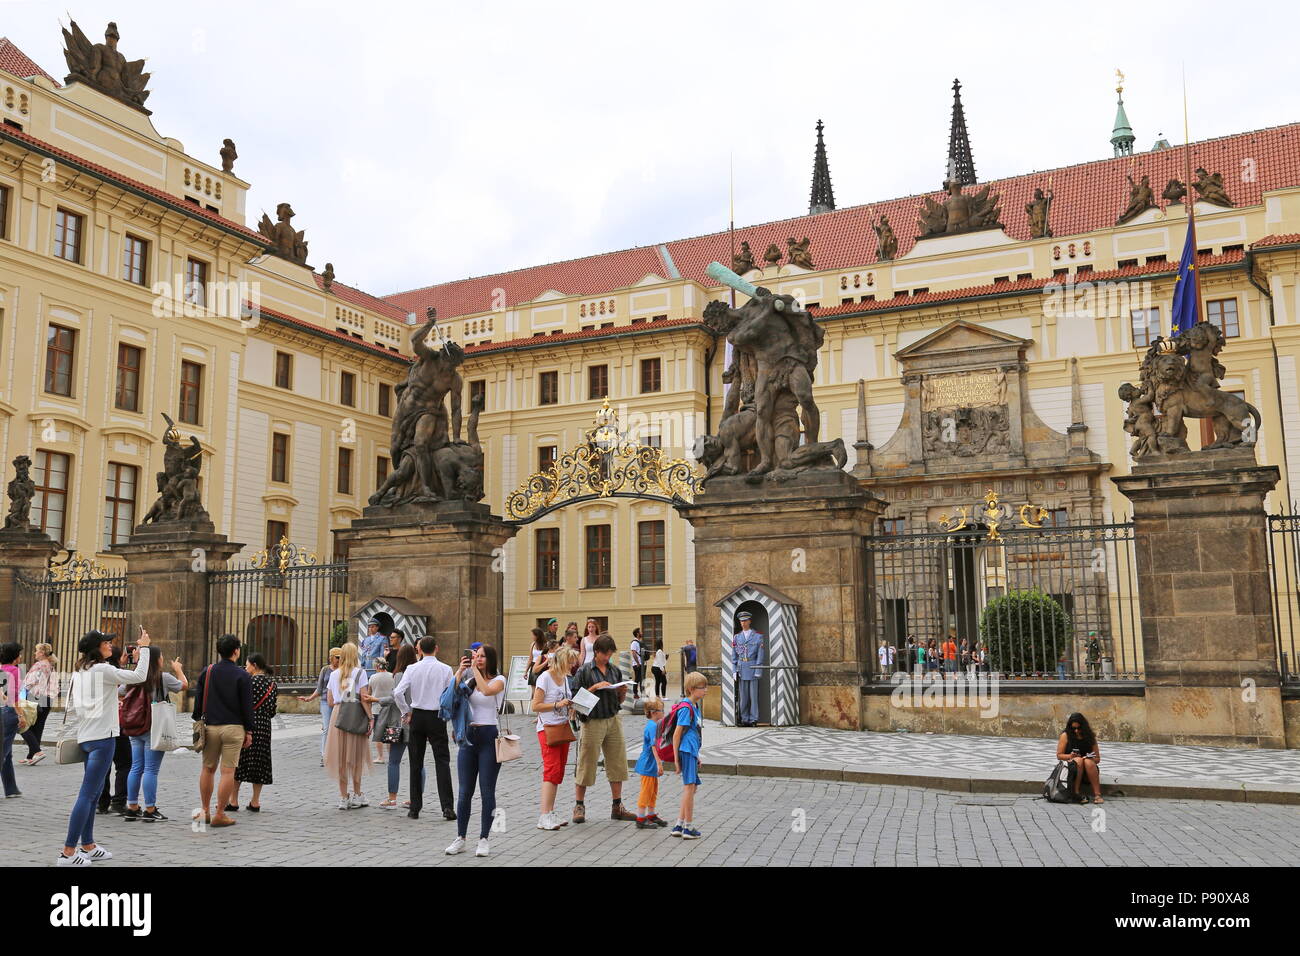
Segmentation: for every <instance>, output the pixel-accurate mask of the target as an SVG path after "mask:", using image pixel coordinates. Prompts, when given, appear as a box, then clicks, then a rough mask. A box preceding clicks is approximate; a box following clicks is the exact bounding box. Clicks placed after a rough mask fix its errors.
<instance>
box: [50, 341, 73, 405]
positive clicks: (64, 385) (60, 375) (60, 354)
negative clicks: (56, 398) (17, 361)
mask: <svg viewBox="0 0 1300 956" xmlns="http://www.w3.org/2000/svg"><path fill="white" fill-rule="evenodd" d="M76 349H77V333H76V331H75V330H73V329H65V328H64V327H63V326H61V325H51V326H50V327H49V329H48V331H47V332H46V333H45V390H46V391H47V392H49V393H51V394H52V395H66V396H68V397H69V398H71V397H72V360H73V357H74V356H75V354H76Z"/></svg>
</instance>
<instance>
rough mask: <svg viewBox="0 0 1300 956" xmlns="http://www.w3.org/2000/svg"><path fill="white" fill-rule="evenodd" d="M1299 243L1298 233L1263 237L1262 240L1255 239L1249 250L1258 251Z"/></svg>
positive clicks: (1299, 236) (1299, 233)
mask: <svg viewBox="0 0 1300 956" xmlns="http://www.w3.org/2000/svg"><path fill="white" fill-rule="evenodd" d="M1296 242H1300V232H1288V233H1283V234H1281V235H1274V236H1265V237H1264V238H1263V239H1257V240H1256V241H1255V242H1252V243H1251V244H1250V248H1252V249H1259V248H1262V247H1264V246H1289V245H1291V244H1292V243H1296Z"/></svg>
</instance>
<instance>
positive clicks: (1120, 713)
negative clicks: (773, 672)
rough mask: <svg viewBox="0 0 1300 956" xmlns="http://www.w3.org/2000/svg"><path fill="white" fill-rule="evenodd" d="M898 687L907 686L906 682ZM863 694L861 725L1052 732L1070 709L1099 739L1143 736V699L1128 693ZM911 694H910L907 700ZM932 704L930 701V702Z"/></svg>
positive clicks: (1003, 733) (1002, 733)
mask: <svg viewBox="0 0 1300 956" xmlns="http://www.w3.org/2000/svg"><path fill="white" fill-rule="evenodd" d="M902 690H904V691H907V690H909V688H907V686H906V685H904V688H902ZM899 696H902V699H901V700H899V697H898V696H895V695H887V694H877V693H872V694H866V695H864V696H863V697H862V724H863V726H864V727H866V728H867V729H868V730H875V731H884V732H892V731H899V730H908V731H911V732H912V733H921V734H924V733H934V734H969V735H971V736H977V737H1055V736H1057V735H1058V734H1060V732H1061V729H1062V728H1063V727H1064V726H1065V721H1066V720H1067V719H1068V718H1069V716H1070V714H1072V713H1076V712H1078V713H1081V714H1083V715H1084V716H1085V717H1087V718H1088V723H1089V724H1091V725H1092V729H1093V730H1094V731H1096V733H1097V735H1098V737H1100V738H1101V739H1102V740H1120V741H1137V742H1146V741H1147V708H1146V701H1145V700H1144V699H1143V698H1142V697H1140V696H1133V695H1131V694H1127V695H1118V694H1089V693H1080V694H1059V693H1042V694H1020V693H1017V694H1000V695H998V696H997V697H995V698H992V699H987V698H986V699H985V701H984V702H983V705H981V703H979V702H977V701H975V700H973V699H971V700H969V701H968V703H969V706H939V705H938V702H937V701H936V700H934V699H932V700H931V703H927V702H926V701H925V699H924V697H922V698H921V699H920V700H919V701H918V700H916V699H915V697H912V695H911V694H910V693H909V694H906V695H899ZM908 698H911V699H908ZM931 704H933V706H932V705H931Z"/></svg>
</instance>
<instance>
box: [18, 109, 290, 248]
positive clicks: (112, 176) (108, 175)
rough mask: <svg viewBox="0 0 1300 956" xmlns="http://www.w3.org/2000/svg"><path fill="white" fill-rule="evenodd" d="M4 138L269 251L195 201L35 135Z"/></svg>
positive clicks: (258, 236) (240, 226) (255, 235)
mask: <svg viewBox="0 0 1300 956" xmlns="http://www.w3.org/2000/svg"><path fill="white" fill-rule="evenodd" d="M0 136H4V137H6V138H8V139H12V140H14V141H16V142H19V143H25V144H27V145H29V146H33V147H35V148H36V149H38V150H40V151H42V152H46V153H49V154H50V155H52V156H55V157H58V158H59V159H62V160H64V161H66V162H70V163H75V164H76V165H78V166H81V167H82V168H84V169H86V170H88V171H89V172H91V173H93V174H95V175H96V176H100V177H102V178H104V179H106V180H108V181H109V182H111V183H117V184H118V185H120V186H125V187H127V188H129V189H133V190H135V191H137V192H142V193H145V194H146V195H148V196H151V197H152V198H154V199H157V200H159V201H160V202H162V203H164V204H165V205H168V206H171V207H172V208H173V209H176V210H177V211H179V212H183V213H185V214H186V215H190V216H195V217H196V218H198V219H205V220H207V221H208V222H211V223H215V224H217V225H219V226H222V227H223V228H225V229H226V230H228V231H231V232H236V233H238V234H239V235H241V236H243V237H245V238H247V239H249V240H251V241H252V242H255V243H257V245H259V246H261V247H262V248H264V249H265V248H268V240H267V239H266V238H265V237H264V236H262V235H261V234H260V233H257V232H254V231H253V230H252V229H249V228H248V227H247V226H245V225H243V224H241V223H238V222H235V221H234V220H232V219H227V218H225V217H224V216H221V215H218V214H217V213H215V212H210V211H209V210H207V209H204V208H203V207H202V206H198V205H195V204H194V203H192V202H186V201H185V200H184V199H182V198H180V197H179V196H173V195H172V194H171V193H169V192H164V191H163V190H161V189H157V188H155V187H153V186H149V185H146V184H145V183H142V182H140V181H139V180H135V179H131V178H130V177H128V176H123V175H122V174H121V173H119V172H116V171H114V170H112V169H109V168H108V167H107V166H101V165H100V164H99V163H95V162H91V161H90V160H88V159H83V158H82V157H80V156H78V155H76V154H75V153H70V152H68V151H67V150H66V149H60V148H59V147H58V146H53V145H51V144H49V143H47V142H45V141H44V140H39V139H37V138H36V137H35V136H32V135H31V134H30V133H25V132H23V131H22V130H19V129H15V128H13V127H12V126H0Z"/></svg>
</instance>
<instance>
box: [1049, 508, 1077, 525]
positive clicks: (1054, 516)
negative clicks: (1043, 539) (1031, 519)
mask: <svg viewBox="0 0 1300 956" xmlns="http://www.w3.org/2000/svg"><path fill="white" fill-rule="evenodd" d="M1069 526H1070V513H1069V512H1068V511H1067V510H1066V509H1065V508H1049V509H1047V516H1046V517H1044V518H1043V527H1044V528H1068V527H1069Z"/></svg>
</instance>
